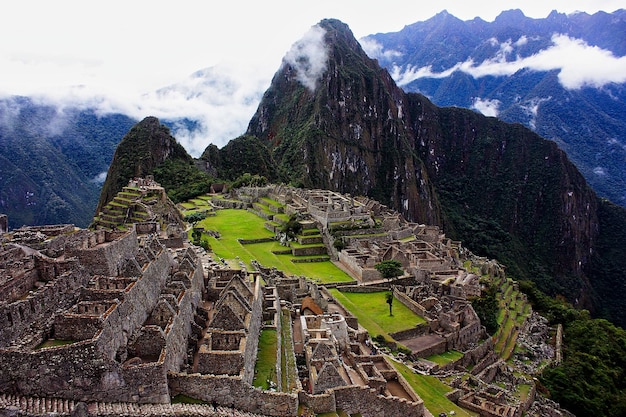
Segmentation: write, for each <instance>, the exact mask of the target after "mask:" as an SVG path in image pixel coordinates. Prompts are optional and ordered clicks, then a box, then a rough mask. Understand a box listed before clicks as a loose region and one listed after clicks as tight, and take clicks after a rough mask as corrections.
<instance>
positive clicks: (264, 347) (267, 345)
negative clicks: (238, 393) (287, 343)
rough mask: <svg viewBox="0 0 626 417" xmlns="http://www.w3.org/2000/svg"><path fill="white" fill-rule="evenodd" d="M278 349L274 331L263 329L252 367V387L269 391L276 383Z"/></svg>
mask: <svg viewBox="0 0 626 417" xmlns="http://www.w3.org/2000/svg"><path fill="white" fill-rule="evenodd" d="M277 349H278V337H277V336H276V330H274V329H264V330H262V331H261V335H260V336H259V347H258V353H257V358H256V365H255V367H254V380H253V381H252V385H254V386H255V387H260V388H263V389H266V390H267V389H270V387H271V385H272V384H273V385H274V387H275V386H276V384H277V381H276V352H277Z"/></svg>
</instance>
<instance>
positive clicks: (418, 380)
mask: <svg viewBox="0 0 626 417" xmlns="http://www.w3.org/2000/svg"><path fill="white" fill-rule="evenodd" d="M392 364H393V366H394V368H396V371H398V372H399V373H400V374H401V375H402V376H403V377H404V379H406V381H407V382H408V383H409V385H410V386H411V388H413V390H414V391H415V392H416V393H417V395H419V396H420V398H421V399H422V401H424V405H425V406H426V408H428V411H430V412H431V413H432V414H433V415H435V416H436V415H439V413H446V415H448V413H449V412H450V411H454V412H455V413H456V415H457V416H461V417H463V416H468V417H469V416H477V415H478V414H476V413H472V412H470V411H468V410H465V409H464V408H461V407H459V406H457V405H456V404H455V403H453V402H452V401H450V400H449V399H448V398H447V397H446V394H447V393H448V392H450V391H452V389H451V388H450V387H448V386H447V385H446V384H444V383H443V382H441V381H439V380H438V379H437V378H435V377H434V376H430V375H421V374H418V373H415V372H413V370H412V369H410V368H408V367H407V366H406V365H404V364H402V363H400V362H396V361H392Z"/></svg>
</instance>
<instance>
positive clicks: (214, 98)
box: [0, 64, 270, 157]
mask: <svg viewBox="0 0 626 417" xmlns="http://www.w3.org/2000/svg"><path fill="white" fill-rule="evenodd" d="M269 84H270V78H269V76H268V74H267V73H265V72H259V71H255V69H254V68H252V67H249V66H234V65H227V64H223V65H216V66H214V67H211V68H206V69H203V70H200V71H196V72H194V73H193V74H191V75H190V76H188V77H186V78H184V79H183V80H182V81H180V82H178V83H175V84H171V85H169V86H167V87H163V88H160V89H158V90H154V91H151V92H145V93H142V94H138V93H136V92H134V91H127V92H124V91H123V89H111V90H109V91H108V92H106V91H101V90H99V89H94V88H89V87H86V86H74V87H72V88H69V89H59V90H58V91H56V90H54V91H47V92H46V93H35V92H33V94H32V95H30V96H29V98H30V99H31V100H32V101H33V102H34V103H35V104H39V105H47V106H53V107H54V109H55V111H56V114H55V115H54V117H52V118H50V120H49V122H48V123H47V125H46V126H42V127H41V129H44V128H45V131H43V130H42V134H44V133H45V134H47V135H51V134H60V133H61V132H62V130H63V128H64V126H65V125H64V123H66V118H65V114H64V113H65V111H67V110H68V109H79V110H81V109H91V110H94V111H95V112H96V113H97V114H98V115H105V114H111V113H121V114H124V115H127V116H129V117H132V118H135V119H137V120H141V119H143V118H145V117H147V116H155V117H158V118H159V119H161V121H162V122H163V121H165V120H167V121H168V122H171V123H172V124H173V127H172V129H171V132H172V135H173V136H174V137H175V138H176V139H177V140H178V142H179V143H181V144H182V145H183V146H184V147H185V149H186V150H187V152H189V154H190V155H192V156H194V157H198V156H200V155H201V154H202V152H203V151H204V150H205V149H206V147H207V146H208V145H209V144H211V143H213V144H215V145H217V146H218V147H222V146H224V145H225V144H226V143H227V142H228V141H229V140H230V139H234V138H236V137H238V136H240V135H242V134H243V133H245V131H246V129H247V127H248V126H247V124H248V122H249V121H250V119H251V118H252V116H253V115H254V112H255V111H256V109H257V107H258V104H259V102H260V100H261V97H262V95H263V93H264V92H265V90H266V89H267V88H268V87H269ZM5 97H7V96H5ZM11 103H13V104H11ZM0 106H2V107H0V123H2V125H3V126H5V128H10V126H11V125H12V123H11V118H12V117H15V116H17V115H18V114H19V109H20V106H19V104H17V103H15V102H14V101H12V100H2V101H0ZM184 120H186V121H191V122H193V128H192V129H190V128H189V123H184V122H183V121H184Z"/></svg>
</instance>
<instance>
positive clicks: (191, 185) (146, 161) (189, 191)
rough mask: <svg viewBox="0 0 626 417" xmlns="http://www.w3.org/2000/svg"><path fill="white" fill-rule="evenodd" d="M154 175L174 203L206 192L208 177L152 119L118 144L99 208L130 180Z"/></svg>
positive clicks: (153, 118) (183, 149) (129, 133)
mask: <svg viewBox="0 0 626 417" xmlns="http://www.w3.org/2000/svg"><path fill="white" fill-rule="evenodd" d="M147 175H154V179H155V180H156V181H157V182H159V183H160V184H161V185H162V186H163V187H164V188H165V189H166V191H167V194H168V196H169V197H170V198H171V199H172V201H174V202H179V201H183V200H186V199H189V198H191V197H194V196H196V195H198V194H202V193H206V192H208V191H209V188H210V186H211V177H209V176H208V175H207V174H206V173H204V172H202V171H200V170H199V169H198V168H197V167H196V165H195V163H194V160H193V158H192V157H191V156H190V155H189V154H188V153H187V151H185V148H183V146H182V145H181V144H179V143H178V142H177V141H176V139H175V138H174V137H173V136H172V135H171V134H170V130H169V128H168V127H166V126H165V125H162V124H161V122H160V121H159V120H158V119H157V118H155V117H147V118H145V119H144V120H142V121H141V122H139V123H137V124H136V125H135V126H133V127H132V129H130V131H129V132H128V133H127V134H126V135H125V136H124V138H123V139H122V141H121V142H120V143H119V145H118V146H117V148H116V150H115V154H114V155H113V161H112V162H111V165H110V167H109V171H108V173H107V179H106V181H105V183H104V185H103V186H102V191H101V193H100V201H99V203H98V209H97V210H96V212H98V211H100V209H101V207H104V206H105V205H106V203H108V202H109V201H111V199H113V197H114V196H115V195H116V194H117V193H118V192H119V191H121V190H122V188H123V187H124V186H125V185H127V184H128V180H130V179H132V178H133V177H145V176H147Z"/></svg>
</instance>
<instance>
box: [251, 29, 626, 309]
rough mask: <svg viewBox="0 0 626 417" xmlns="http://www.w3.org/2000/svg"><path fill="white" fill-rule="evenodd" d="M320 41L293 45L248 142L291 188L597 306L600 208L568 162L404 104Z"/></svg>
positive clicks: (325, 39) (383, 77)
mask: <svg viewBox="0 0 626 417" xmlns="http://www.w3.org/2000/svg"><path fill="white" fill-rule="evenodd" d="M314 32H316V33H318V34H319V33H321V35H318V37H319V40H320V42H322V43H323V45H324V47H320V46H319V44H318V45H317V46H315V48H317V49H315V48H313V49H311V45H310V44H306V45H305V44H304V43H302V42H304V41H302V42H301V43H300V44H296V45H295V46H294V49H293V51H292V52H290V53H289V54H288V55H287V57H286V58H285V60H284V61H283V65H282V66H281V68H280V69H279V71H278V72H277V73H276V75H275V76H274V79H273V81H272V84H271V86H270V88H269V89H268V90H267V92H266V93H265V95H264V98H263V100H262V102H261V104H260V105H259V108H258V110H257V112H256V114H255V115H254V117H253V118H252V120H251V121H250V124H249V127H248V131H247V134H249V135H254V136H257V137H259V138H260V139H261V140H264V141H267V143H268V146H269V148H270V150H271V151H272V153H273V157H274V159H275V160H276V164H277V166H278V167H279V171H280V174H281V176H282V179H283V180H284V181H290V182H292V183H295V184H299V185H303V186H306V187H319V188H326V189H331V190H335V191H339V192H342V193H351V194H353V195H367V196H370V197H373V198H375V199H377V200H379V201H381V202H383V203H385V204H388V205H389V206H391V207H393V208H394V209H396V210H398V211H400V212H401V213H402V214H403V215H404V216H405V217H407V219H409V220H411V221H416V222H424V223H429V224H436V225H442V226H444V230H445V232H446V234H447V235H449V236H451V237H453V238H458V239H461V240H462V241H463V242H464V244H465V245H467V246H468V247H469V248H471V249H472V250H473V251H474V252H475V253H479V254H481V255H486V256H489V257H493V258H497V259H498V260H500V261H501V262H503V263H504V264H505V265H506V266H507V268H508V271H509V273H511V274H512V275H513V276H515V277H516V278H518V279H533V280H535V281H537V282H538V283H539V284H540V288H542V289H543V290H544V291H547V292H549V293H551V294H557V293H560V294H565V295H566V296H567V297H568V298H569V299H570V300H571V301H575V302H578V303H579V305H581V306H584V307H587V308H591V309H593V308H594V306H595V307H597V306H598V304H597V301H596V302H594V300H593V297H594V291H595V288H592V285H591V284H590V283H589V279H588V276H589V275H590V268H591V256H592V254H593V249H594V244H595V242H596V240H597V238H598V234H599V220H598V214H597V208H598V205H599V204H600V202H599V200H598V198H597V197H596V195H595V194H594V192H593V191H592V190H591V189H590V187H589V186H588V185H587V183H586V182H585V180H584V179H583V177H582V176H581V175H580V173H579V172H578V170H577V169H576V168H575V166H574V165H573V164H572V163H571V162H570V161H569V160H568V159H567V157H566V155H565V153H564V152H562V151H561V150H559V149H558V147H557V146H556V145H555V144H554V143H553V142H550V141H547V140H544V139H542V138H541V137H539V136H538V135H536V134H535V133H533V132H532V131H530V130H529V129H526V128H524V127H523V126H521V125H511V124H507V123H503V122H501V121H499V120H497V119H494V118H487V117H484V116H482V115H480V114H477V113H474V112H472V111H469V110H463V109H458V108H438V107H436V106H434V105H433V104H432V103H431V102H430V101H429V100H428V99H426V98H425V97H423V96H421V95H419V94H405V93H404V92H403V91H402V90H401V89H400V88H398V87H397V86H396V85H395V83H394V82H393V80H392V79H391V77H390V76H389V74H388V73H387V72H386V71H385V70H383V69H381V68H380V67H379V65H378V64H377V62H376V61H374V60H371V59H369V58H368V57H367V56H366V55H365V53H364V52H363V51H362V50H361V48H360V46H359V44H358V42H357V41H356V40H355V39H354V37H353V36H352V33H351V32H350V30H349V29H348V27H347V26H346V25H345V24H343V23H341V22H339V21H337V20H324V21H322V22H320V23H319V25H318V26H317V28H316V29H315V30H314ZM311 37H312V36H307V37H306V38H308V39H310V38H311ZM313 37H314V36H313ZM320 48H322V49H323V51H324V53H321V52H320V50H322V49H320ZM324 48H325V49H324ZM311 50H313V51H316V52H315V53H311V52H310V51H311ZM294 51H295V52H294ZM307 51H309V52H307ZM296 52H297V53H296ZM290 55H291V57H290ZM293 56H296V58H295V59H293ZM320 56H321V57H322V58H321V62H323V63H324V65H320V63H319V62H320V61H319V57H320ZM316 70H317V72H316ZM614 319H617V321H619V318H615V317H614Z"/></svg>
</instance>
